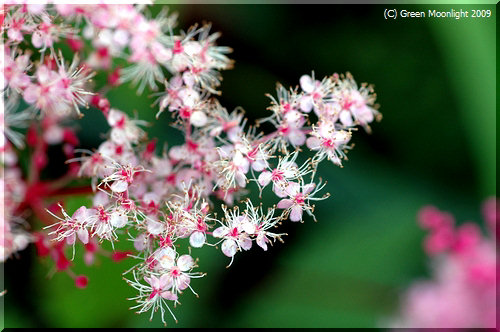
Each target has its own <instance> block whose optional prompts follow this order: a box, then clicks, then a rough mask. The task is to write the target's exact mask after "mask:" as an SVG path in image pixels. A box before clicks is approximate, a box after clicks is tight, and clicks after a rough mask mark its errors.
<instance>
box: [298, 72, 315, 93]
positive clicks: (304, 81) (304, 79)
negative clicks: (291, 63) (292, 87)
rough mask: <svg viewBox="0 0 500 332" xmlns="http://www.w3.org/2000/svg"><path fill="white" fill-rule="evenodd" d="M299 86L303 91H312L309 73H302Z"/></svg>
mask: <svg viewBox="0 0 500 332" xmlns="http://www.w3.org/2000/svg"><path fill="white" fill-rule="evenodd" d="M300 87H301V88H302V90H304V92H307V93H309V92H312V91H313V90H314V81H313V80H312V78H311V76H309V75H302V76H301V77H300Z"/></svg>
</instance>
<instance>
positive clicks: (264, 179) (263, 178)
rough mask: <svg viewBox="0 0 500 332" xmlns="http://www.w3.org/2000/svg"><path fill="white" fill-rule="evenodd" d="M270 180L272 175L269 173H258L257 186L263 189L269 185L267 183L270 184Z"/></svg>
mask: <svg viewBox="0 0 500 332" xmlns="http://www.w3.org/2000/svg"><path fill="white" fill-rule="evenodd" d="M271 179H272V173H271V172H269V171H264V172H262V173H260V175H259V179H258V180H259V184H260V185H261V186H262V187H265V186H267V185H268V184H269V182H271Z"/></svg>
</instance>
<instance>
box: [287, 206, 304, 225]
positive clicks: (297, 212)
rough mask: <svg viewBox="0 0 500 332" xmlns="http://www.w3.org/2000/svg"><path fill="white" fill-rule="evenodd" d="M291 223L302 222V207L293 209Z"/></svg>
mask: <svg viewBox="0 0 500 332" xmlns="http://www.w3.org/2000/svg"><path fill="white" fill-rule="evenodd" d="M290 220H291V221H301V220H302V207H301V206H300V205H297V204H296V205H295V206H294V207H292V212H291V213H290Z"/></svg>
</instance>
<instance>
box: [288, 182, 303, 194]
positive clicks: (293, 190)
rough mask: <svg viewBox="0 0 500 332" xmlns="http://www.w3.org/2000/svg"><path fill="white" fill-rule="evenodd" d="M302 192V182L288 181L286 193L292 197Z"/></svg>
mask: <svg viewBox="0 0 500 332" xmlns="http://www.w3.org/2000/svg"><path fill="white" fill-rule="evenodd" d="M299 192H300V184H298V183H297V182H292V181H290V182H288V186H287V187H286V193H287V194H288V196H290V197H294V196H296V195H297V194H298V193H299Z"/></svg>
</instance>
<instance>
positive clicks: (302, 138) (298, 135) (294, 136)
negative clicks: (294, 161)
mask: <svg viewBox="0 0 500 332" xmlns="http://www.w3.org/2000/svg"><path fill="white" fill-rule="evenodd" d="M288 139H289V140H290V143H292V145H293V146H301V145H303V144H304V143H305V142H306V135H305V134H304V133H303V132H302V130H293V131H292V132H291V133H290V134H289V135H288Z"/></svg>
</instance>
